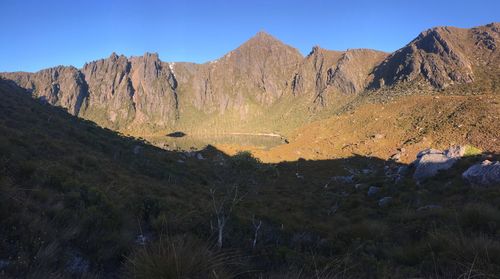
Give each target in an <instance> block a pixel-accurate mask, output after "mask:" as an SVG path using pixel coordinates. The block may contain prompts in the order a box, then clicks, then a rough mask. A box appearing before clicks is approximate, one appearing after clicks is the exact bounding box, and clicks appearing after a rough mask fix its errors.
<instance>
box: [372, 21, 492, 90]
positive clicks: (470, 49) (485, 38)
mask: <svg viewBox="0 0 500 279" xmlns="http://www.w3.org/2000/svg"><path fill="white" fill-rule="evenodd" d="M498 38H499V28H498V24H490V25H487V26H482V27H478V28H472V29H461V28H454V27H437V28H433V29H429V30H427V31H425V32H422V33H421V34H420V35H419V36H418V37H417V38H416V39H414V40H413V41H412V42H410V43H409V44H408V45H406V46H405V47H403V48H402V49H400V50H398V51H396V52H394V53H393V54H391V55H390V56H389V57H388V58H387V59H386V60H385V61H384V62H383V63H382V64H381V65H380V66H378V67H377V68H376V70H375V71H374V73H373V83H372V84H371V88H375V89H376V88H380V87H384V86H392V85H395V84H397V83H400V82H412V81H418V80H419V79H423V80H424V81H425V82H427V83H428V84H430V85H431V86H432V87H433V88H437V89H444V88H446V87H448V86H450V85H453V84H465V83H471V82H473V81H474V80H475V74H474V68H475V67H480V66H482V65H481V64H485V63H496V64H498V62H500V61H498V54H494V53H497V51H496V45H497V42H498ZM478 57H481V58H483V59H485V58H486V61H483V63H480V61H478V59H475V58H478Z"/></svg>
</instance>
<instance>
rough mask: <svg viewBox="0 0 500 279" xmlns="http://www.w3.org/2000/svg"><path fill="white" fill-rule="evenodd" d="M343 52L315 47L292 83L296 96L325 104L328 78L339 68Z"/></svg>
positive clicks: (299, 68) (293, 92) (301, 65)
mask: <svg viewBox="0 0 500 279" xmlns="http://www.w3.org/2000/svg"><path fill="white" fill-rule="evenodd" d="M342 54H343V52H340V51H332V50H326V49H322V48H320V47H318V46H315V47H314V48H313V49H312V51H311V52H310V53H309V55H307V57H306V58H305V59H304V60H303V61H302V63H301V64H300V66H299V67H298V69H297V71H296V73H295V74H294V76H293V79H292V81H291V90H292V94H293V95H294V96H304V95H308V97H312V98H313V100H314V102H320V103H323V92H324V90H325V89H326V87H327V86H328V82H329V80H328V76H329V73H330V72H331V71H332V69H333V68H335V67H336V66H337V63H338V60H339V59H340V57H342Z"/></svg>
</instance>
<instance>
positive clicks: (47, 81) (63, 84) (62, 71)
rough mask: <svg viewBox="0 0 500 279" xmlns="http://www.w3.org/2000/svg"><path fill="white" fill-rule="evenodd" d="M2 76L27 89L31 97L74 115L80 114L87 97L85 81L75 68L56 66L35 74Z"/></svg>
mask: <svg viewBox="0 0 500 279" xmlns="http://www.w3.org/2000/svg"><path fill="white" fill-rule="evenodd" d="M2 76H3V78H5V79H9V80H12V81H14V82H15V83H16V84H17V85H19V86H20V87H22V88H25V89H27V90H28V91H29V92H31V93H32V94H33V97H36V98H39V99H41V100H43V101H46V102H48V103H50V104H51V105H57V106H61V107H64V108H66V109H67V110H68V112H70V113H72V114H74V115H78V114H79V113H80V109H81V107H82V105H83V104H84V101H85V99H86V97H87V96H88V88H87V84H86V83H85V79H84V77H83V75H82V73H81V72H80V71H79V70H78V69H76V68H75V67H64V66H58V67H54V68H49V69H46V70H42V71H39V72H36V73H25V72H16V73H5V74H2Z"/></svg>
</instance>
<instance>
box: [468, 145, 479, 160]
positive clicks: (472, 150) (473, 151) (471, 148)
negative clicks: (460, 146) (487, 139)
mask: <svg viewBox="0 0 500 279" xmlns="http://www.w3.org/2000/svg"><path fill="white" fill-rule="evenodd" d="M482 153H483V151H482V150H481V149H479V148H477V147H475V146H472V145H466V146H465V153H464V156H465V157H467V156H476V155H481V154H482Z"/></svg>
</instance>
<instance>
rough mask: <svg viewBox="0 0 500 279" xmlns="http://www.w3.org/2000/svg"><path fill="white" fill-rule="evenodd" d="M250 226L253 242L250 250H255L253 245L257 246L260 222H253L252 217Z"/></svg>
mask: <svg viewBox="0 0 500 279" xmlns="http://www.w3.org/2000/svg"><path fill="white" fill-rule="evenodd" d="M252 225H253V231H254V235H253V241H252V249H255V245H257V237H258V236H259V230H260V227H261V226H262V220H259V222H257V221H256V220H255V216H253V218H252Z"/></svg>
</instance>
